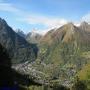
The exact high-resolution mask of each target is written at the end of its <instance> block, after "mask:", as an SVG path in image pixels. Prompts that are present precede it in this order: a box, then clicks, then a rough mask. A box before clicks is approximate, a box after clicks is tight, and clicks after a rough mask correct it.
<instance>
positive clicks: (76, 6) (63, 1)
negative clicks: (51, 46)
mask: <svg viewBox="0 0 90 90" xmlns="http://www.w3.org/2000/svg"><path fill="white" fill-rule="evenodd" d="M0 17H1V18H4V19H5V20H6V21H7V23H8V24H9V25H10V26H11V27H12V28H13V29H18V28H19V29H21V30H23V31H24V32H25V33H27V32H29V31H31V30H32V29H34V28H35V29H37V30H38V31H39V32H45V31H47V30H48V29H51V28H55V27H60V26H61V25H63V24H65V23H67V22H70V21H73V22H74V23H76V24H78V23H80V22H81V21H83V20H85V21H87V22H89V21H90V0H0Z"/></svg>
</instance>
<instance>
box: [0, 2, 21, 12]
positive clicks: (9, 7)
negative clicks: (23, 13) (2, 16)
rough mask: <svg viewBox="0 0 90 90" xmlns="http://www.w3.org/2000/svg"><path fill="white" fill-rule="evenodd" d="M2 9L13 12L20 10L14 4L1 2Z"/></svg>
mask: <svg viewBox="0 0 90 90" xmlns="http://www.w3.org/2000/svg"><path fill="white" fill-rule="evenodd" d="M0 11H7V12H12V13H18V12H19V11H20V10H19V9H17V8H15V7H14V6H13V5H12V4H10V3H3V2H1V3H0Z"/></svg>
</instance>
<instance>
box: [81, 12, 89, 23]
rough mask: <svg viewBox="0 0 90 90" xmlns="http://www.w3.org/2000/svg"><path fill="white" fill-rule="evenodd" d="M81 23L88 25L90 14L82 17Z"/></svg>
mask: <svg viewBox="0 0 90 90" xmlns="http://www.w3.org/2000/svg"><path fill="white" fill-rule="evenodd" d="M81 21H86V22H88V23H90V13H88V14H86V15H84V16H83V17H82V19H81Z"/></svg>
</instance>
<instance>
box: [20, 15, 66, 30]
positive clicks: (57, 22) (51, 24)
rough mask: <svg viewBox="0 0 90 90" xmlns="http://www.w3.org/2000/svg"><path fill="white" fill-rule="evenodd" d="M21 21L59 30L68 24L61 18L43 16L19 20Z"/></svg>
mask: <svg viewBox="0 0 90 90" xmlns="http://www.w3.org/2000/svg"><path fill="white" fill-rule="evenodd" d="M19 21H24V22H27V23H29V24H41V25H44V26H46V27H48V28H57V27H60V26H62V25H64V24H66V23H67V20H65V19H60V18H48V17H42V16H34V15H32V16H29V17H26V18H24V19H19Z"/></svg>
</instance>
